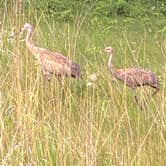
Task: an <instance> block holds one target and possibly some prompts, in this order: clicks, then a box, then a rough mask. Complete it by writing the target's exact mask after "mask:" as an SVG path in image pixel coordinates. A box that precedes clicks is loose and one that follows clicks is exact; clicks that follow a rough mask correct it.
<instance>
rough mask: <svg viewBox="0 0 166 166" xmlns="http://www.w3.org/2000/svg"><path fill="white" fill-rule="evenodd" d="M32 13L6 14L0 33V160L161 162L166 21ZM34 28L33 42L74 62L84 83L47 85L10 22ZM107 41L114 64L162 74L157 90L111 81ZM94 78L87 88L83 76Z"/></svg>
mask: <svg viewBox="0 0 166 166" xmlns="http://www.w3.org/2000/svg"><path fill="white" fill-rule="evenodd" d="M32 14H34V13H33V11H29V13H28V12H27V13H25V14H24V15H22V16H20V17H19V16H16V17H15V18H13V15H12V13H10V12H9V13H4V15H3V19H2V22H1V31H0V33H1V34H0V36H1V37H2V39H1V42H0V47H1V48H0V73H1V74H0V80H1V83H0V90H1V105H0V107H1V111H0V129H1V130H0V164H1V165H88V166H90V165H138V166H139V165H165V164H166V158H165V153H166V140H165V138H166V115H165V110H166V98H165V90H166V88H165V81H166V74H165V70H166V66H165V60H166V57H165V50H164V39H163V34H162V32H163V31H161V30H162V29H163V27H164V25H165V20H164V19H158V18H156V19H155V18H151V19H141V20H138V19H123V18H118V19H110V20H109V21H107V22H102V21H99V20H98V21H96V22H95V21H94V22H93V23H91V24H90V23H89V22H88V21H86V20H88V19H87V18H85V17H84V16H78V17H76V19H75V21H74V23H58V22H55V21H54V20H51V19H50V20H47V19H46V18H45V16H44V15H40V16H38V15H33V17H32ZM25 22H29V23H31V24H32V25H34V33H33V42H34V43H35V44H36V45H38V46H41V47H45V48H49V49H50V50H55V51H59V52H61V53H64V54H65V55H67V56H69V57H70V58H71V59H74V60H75V61H77V62H78V63H79V64H80V65H81V68H82V74H83V80H82V81H77V80H74V79H66V80H65V82H64V87H61V86H60V84H59V82H58V81H57V80H56V78H53V79H52V80H51V81H50V82H45V81H44V79H43V77H42V75H41V71H40V67H39V66H38V65H36V62H35V59H34V57H33V55H31V54H30V53H29V52H28V50H27V48H26V46H25V43H24V41H23V40H22V39H24V38H25V34H19V35H18V36H17V37H15V38H14V39H11V40H9V38H8V37H9V35H10V34H11V31H12V27H13V26H14V27H15V31H16V29H17V28H18V29H19V28H20V27H22V26H23V24H24V23H25ZM108 45H112V47H113V48H114V56H113V63H114V64H115V66H118V67H127V66H142V67H144V68H149V69H151V70H152V71H154V72H155V73H157V75H158V76H159V78H160V80H161V81H160V82H161V87H160V91H159V93H158V94H156V96H154V97H153V98H152V97H151V94H152V91H153V90H152V89H151V88H148V87H147V88H140V89H138V90H137V95H138V97H139V100H140V101H141V102H142V103H143V110H142V111H141V110H140V108H139V107H138V106H137V105H136V104H135V102H134V99H133V96H132V93H131V91H130V89H129V88H127V87H126V86H124V85H123V84H122V83H120V82H118V81H113V80H112V77H111V74H110V73H109V71H108V70H107V65H106V64H107V60H108V56H107V55H106V54H105V53H104V52H103V49H104V48H105V47H106V46H108ZM91 73H96V74H97V75H98V78H99V79H98V80H97V82H96V84H95V85H93V86H92V87H86V80H87V76H88V75H89V74H91Z"/></svg>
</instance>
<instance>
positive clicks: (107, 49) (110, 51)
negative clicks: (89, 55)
mask: <svg viewBox="0 0 166 166" xmlns="http://www.w3.org/2000/svg"><path fill="white" fill-rule="evenodd" d="M104 51H105V52H107V53H112V51H113V49H112V47H111V46H109V47H106V48H105V49H104Z"/></svg>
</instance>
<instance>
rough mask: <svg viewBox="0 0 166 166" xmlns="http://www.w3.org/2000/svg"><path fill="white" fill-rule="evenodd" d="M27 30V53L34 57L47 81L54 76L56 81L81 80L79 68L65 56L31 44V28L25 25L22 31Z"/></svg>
mask: <svg viewBox="0 0 166 166" xmlns="http://www.w3.org/2000/svg"><path fill="white" fill-rule="evenodd" d="M24 30H27V36H26V40H25V41H26V46H27V48H28V49H29V51H30V52H31V53H32V54H33V55H34V56H35V57H36V59H37V60H38V62H39V64H40V65H41V67H42V71H43V74H44V76H45V77H46V78H47V79H48V80H49V79H50V76H51V75H55V76H56V77H57V78H58V79H60V78H61V77H73V78H76V79H79V78H81V69H80V66H79V65H78V64H77V63H75V62H73V61H71V60H70V59H68V58H67V57H66V56H64V55H62V54H60V53H57V52H52V51H50V50H48V49H45V48H40V47H36V46H34V45H33V44H31V42H30V39H31V35H32V30H33V28H32V26H31V25H30V24H28V23H25V25H24V27H23V29H22V31H24Z"/></svg>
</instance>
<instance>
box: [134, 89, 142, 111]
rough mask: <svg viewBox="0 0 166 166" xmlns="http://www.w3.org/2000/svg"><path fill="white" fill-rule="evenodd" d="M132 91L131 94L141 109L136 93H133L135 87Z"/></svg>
mask: <svg viewBox="0 0 166 166" xmlns="http://www.w3.org/2000/svg"><path fill="white" fill-rule="evenodd" d="M132 92H133V95H134V98H135V102H136V104H137V105H138V106H139V107H140V108H141V110H142V105H140V103H139V101H138V99H137V95H136V93H135V89H132Z"/></svg>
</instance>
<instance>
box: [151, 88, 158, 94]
mask: <svg viewBox="0 0 166 166" xmlns="http://www.w3.org/2000/svg"><path fill="white" fill-rule="evenodd" d="M158 91H159V88H156V90H155V91H154V92H153V94H152V96H154V95H155V94H156V93H157V92H158Z"/></svg>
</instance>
